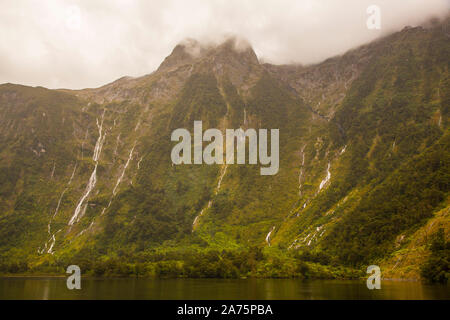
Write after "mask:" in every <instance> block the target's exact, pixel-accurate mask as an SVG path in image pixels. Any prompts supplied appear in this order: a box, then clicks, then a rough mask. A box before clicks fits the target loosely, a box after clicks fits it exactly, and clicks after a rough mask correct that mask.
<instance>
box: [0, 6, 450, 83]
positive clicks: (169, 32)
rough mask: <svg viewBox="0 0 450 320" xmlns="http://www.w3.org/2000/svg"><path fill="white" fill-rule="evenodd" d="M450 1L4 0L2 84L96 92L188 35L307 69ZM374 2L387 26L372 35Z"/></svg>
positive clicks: (145, 67)
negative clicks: (234, 40) (227, 37)
mask: <svg viewBox="0 0 450 320" xmlns="http://www.w3.org/2000/svg"><path fill="white" fill-rule="evenodd" d="M449 4H450V0H370V1H367V0H329V1H327V0H294V1H280V0H276V1H275V0H272V1H269V0H267V1H265V0H253V1H243V0H238V1H233V0H223V1H214V0H194V1H193V0H189V1H188V0H180V1H176V0H153V1H152V0H148V1H132V0H104V1H99V0H98V1H97V0H94V1H93V0H78V1H77V0H1V1H0V83H4V82H12V83H20V84H27V85H32V86H37V85H41V86H45V87H49V88H74V89H75V88H86V87H98V86H101V85H103V84H106V83H108V82H111V81H113V80H115V79H117V78H119V77H121V76H124V75H129V76H141V75H144V74H148V73H150V72H152V71H154V70H155V69H156V68H157V67H158V65H159V64H160V63H161V62H162V60H163V59H164V57H165V56H167V55H168V54H170V52H171V51H172V49H173V47H174V46H175V45H176V44H177V43H179V42H180V41H182V40H183V39H185V38H187V37H191V38H197V39H199V40H205V39H206V40H214V39H216V38H218V37H219V36H222V35H224V34H237V35H239V36H241V37H244V38H246V39H247V40H248V41H249V42H250V43H251V45H252V46H253V48H254V50H255V52H256V54H257V55H258V57H259V58H260V59H263V60H264V61H267V62H271V63H276V64H282V63H292V62H296V63H302V64H309V63H315V62H320V61H322V60H324V59H326V58H328V57H331V56H334V55H337V54H341V53H344V52H345V51H347V50H348V49H351V48H353V47H355V46H357V45H360V44H363V43H366V42H369V41H371V40H373V39H375V38H377V37H379V36H381V35H383V34H386V33H389V32H392V31H395V30H400V29H402V27H403V26H405V25H417V24H419V23H421V22H422V21H424V20H426V19H428V17H429V16H441V17H442V16H444V15H446V14H447V13H448V10H449ZM370 5H377V6H378V7H379V8H380V10H381V29H380V30H376V29H372V30H369V29H368V28H367V25H366V21H367V19H368V18H369V16H370V14H368V13H367V12H366V10H367V7H369V6H370Z"/></svg>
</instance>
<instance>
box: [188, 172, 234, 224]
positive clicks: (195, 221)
mask: <svg viewBox="0 0 450 320" xmlns="http://www.w3.org/2000/svg"><path fill="white" fill-rule="evenodd" d="M227 168H228V165H227V164H225V165H224V166H223V167H222V170H221V173H220V176H219V180H218V182H217V186H216V188H215V190H214V196H216V195H217V194H218V193H219V190H220V186H221V184H222V180H223V177H224V176H225V173H226V172H227ZM212 203H213V201H212V200H209V201H208V205H207V206H206V208H203V209H202V210H201V211H200V213H199V214H198V215H197V216H196V217H195V218H194V222H193V223H192V232H194V230H195V227H196V226H197V222H198V220H199V218H200V217H201V216H202V215H203V213H204V212H205V209H209V208H211V205H212Z"/></svg>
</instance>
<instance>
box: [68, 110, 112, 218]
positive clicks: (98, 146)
mask: <svg viewBox="0 0 450 320" xmlns="http://www.w3.org/2000/svg"><path fill="white" fill-rule="evenodd" d="M104 118H105V110H103V113H102V119H101V122H100V123H99V122H98V118H97V119H96V123H97V128H98V138H97V142H96V143H95V147H94V154H93V156H92V160H94V161H95V166H94V170H93V171H92V174H91V176H90V178H89V181H88V183H87V185H86V189H85V190H84V193H83V195H82V196H81V198H80V200H79V201H78V204H77V206H76V208H75V212H74V214H73V216H72V218H70V220H69V223H68V225H70V226H71V225H73V224H74V223H75V222H78V220H79V215H80V212H81V208H82V207H83V204H84V201H85V200H86V199H87V198H88V197H89V195H90V193H91V191H92V189H94V187H95V185H96V184H97V167H98V159H99V158H100V154H101V152H102V148H103V144H104V142H105V137H106V134H103V120H104ZM85 208H86V207H85Z"/></svg>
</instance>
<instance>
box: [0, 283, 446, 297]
mask: <svg viewBox="0 0 450 320" xmlns="http://www.w3.org/2000/svg"><path fill="white" fill-rule="evenodd" d="M449 288H450V287H449V286H445V285H426V284H421V283H418V282H406V281H405V282H401V281H382V283H381V290H369V289H367V287H366V284H365V282H364V281H343V280H313V281H302V280H296V279H248V280H219V279H85V278H83V279H82V281H81V290H69V289H67V287H66V279H65V278H0V299H2V300H5V299H45V300H47V299H239V300H241V299H269V300H270V299H402V300H408V299H450V290H449Z"/></svg>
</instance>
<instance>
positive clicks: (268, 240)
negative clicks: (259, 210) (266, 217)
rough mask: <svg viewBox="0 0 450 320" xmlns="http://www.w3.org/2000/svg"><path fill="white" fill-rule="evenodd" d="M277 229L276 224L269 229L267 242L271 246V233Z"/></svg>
mask: <svg viewBox="0 0 450 320" xmlns="http://www.w3.org/2000/svg"><path fill="white" fill-rule="evenodd" d="M274 230H275V226H273V227H272V229H271V230H270V231H269V233H268V234H267V236H266V242H267V244H268V245H269V247H270V235H271V234H272V232H273V231H274Z"/></svg>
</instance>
